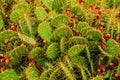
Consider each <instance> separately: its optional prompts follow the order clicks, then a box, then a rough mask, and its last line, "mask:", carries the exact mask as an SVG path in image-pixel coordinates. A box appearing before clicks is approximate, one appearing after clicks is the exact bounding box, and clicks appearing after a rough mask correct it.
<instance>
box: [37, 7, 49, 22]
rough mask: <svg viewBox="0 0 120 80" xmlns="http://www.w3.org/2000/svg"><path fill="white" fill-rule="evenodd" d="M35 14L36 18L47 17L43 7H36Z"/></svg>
mask: <svg viewBox="0 0 120 80" xmlns="http://www.w3.org/2000/svg"><path fill="white" fill-rule="evenodd" d="M35 15H36V17H37V18H38V20H44V19H45V18H46V17H47V12H46V11H45V9H44V8H43V7H36V9H35Z"/></svg>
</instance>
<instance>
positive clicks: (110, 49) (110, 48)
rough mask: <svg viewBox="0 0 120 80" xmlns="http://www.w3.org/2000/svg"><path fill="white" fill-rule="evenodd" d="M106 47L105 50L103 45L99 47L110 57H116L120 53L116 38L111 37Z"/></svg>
mask: <svg viewBox="0 0 120 80" xmlns="http://www.w3.org/2000/svg"><path fill="white" fill-rule="evenodd" d="M106 47H107V50H106V51H103V50H102V48H101V47H99V49H100V50H101V51H102V53H103V54H105V55H107V56H108V57H116V56H119V55H120V47H119V44H118V43H117V42H116V41H115V40H113V39H109V40H108V41H107V42H106Z"/></svg>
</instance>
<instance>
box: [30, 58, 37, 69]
mask: <svg viewBox="0 0 120 80" xmlns="http://www.w3.org/2000/svg"><path fill="white" fill-rule="evenodd" d="M35 62H36V56H35V57H34V58H33V59H32V60H31V62H30V63H29V66H30V67H32V66H33V65H34V64H35Z"/></svg>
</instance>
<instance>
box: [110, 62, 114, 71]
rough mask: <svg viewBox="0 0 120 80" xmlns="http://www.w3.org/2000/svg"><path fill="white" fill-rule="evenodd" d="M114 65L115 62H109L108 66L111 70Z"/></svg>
mask: <svg viewBox="0 0 120 80" xmlns="http://www.w3.org/2000/svg"><path fill="white" fill-rule="evenodd" d="M114 67H115V64H114V63H112V62H111V63H110V64H109V68H110V69H111V70H113V69H114Z"/></svg>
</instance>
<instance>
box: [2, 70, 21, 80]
mask: <svg viewBox="0 0 120 80" xmlns="http://www.w3.org/2000/svg"><path fill="white" fill-rule="evenodd" d="M11 74H12V75H11ZM0 79H1V80H11V79H12V80H18V79H19V75H18V74H16V72H15V70H12V69H10V70H5V71H4V72H2V73H1V74H0Z"/></svg>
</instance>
